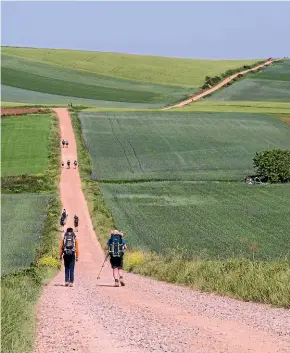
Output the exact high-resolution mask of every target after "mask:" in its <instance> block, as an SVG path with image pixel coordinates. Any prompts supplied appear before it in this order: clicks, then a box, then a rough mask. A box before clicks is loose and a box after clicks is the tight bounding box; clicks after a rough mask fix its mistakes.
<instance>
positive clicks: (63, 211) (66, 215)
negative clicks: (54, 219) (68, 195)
mask: <svg viewBox="0 0 290 353" xmlns="http://www.w3.org/2000/svg"><path fill="white" fill-rule="evenodd" d="M61 216H62V217H63V218H64V219H65V220H67V218H68V214H67V213H66V209H65V208H64V209H63V210H62V213H61Z"/></svg>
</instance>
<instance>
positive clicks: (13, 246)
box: [1, 194, 51, 274]
mask: <svg viewBox="0 0 290 353" xmlns="http://www.w3.org/2000/svg"><path fill="white" fill-rule="evenodd" d="M50 197H51V196H50V195H37V194H18V195H15V194H14V195H13V194H6V195H5V194H2V197H1V208H2V211H1V218H2V222H1V234H2V238H1V244H2V258H1V265H2V274H8V273H11V272H13V271H15V270H19V269H23V268H25V267H28V266H29V265H30V263H31V262H33V261H34V259H35V255H36V250H37V244H38V243H39V241H40V236H41V234H42V229H43V224H44V219H45V217H46V213H47V205H48V201H49V198H50Z"/></svg>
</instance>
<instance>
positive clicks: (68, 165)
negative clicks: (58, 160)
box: [66, 159, 70, 169]
mask: <svg viewBox="0 0 290 353" xmlns="http://www.w3.org/2000/svg"><path fill="white" fill-rule="evenodd" d="M66 164H67V169H70V160H69V159H68V161H67V162H66Z"/></svg>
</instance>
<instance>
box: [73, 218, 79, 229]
mask: <svg viewBox="0 0 290 353" xmlns="http://www.w3.org/2000/svg"><path fill="white" fill-rule="evenodd" d="M78 226H79V217H78V216H77V215H74V227H75V230H76V232H78Z"/></svg>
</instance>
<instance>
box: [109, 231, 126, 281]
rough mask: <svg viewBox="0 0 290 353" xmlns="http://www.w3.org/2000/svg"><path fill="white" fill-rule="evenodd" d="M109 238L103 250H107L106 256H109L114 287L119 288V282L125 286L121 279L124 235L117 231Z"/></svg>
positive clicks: (124, 245) (124, 247) (124, 244)
mask: <svg viewBox="0 0 290 353" xmlns="http://www.w3.org/2000/svg"><path fill="white" fill-rule="evenodd" d="M110 235H111V237H110V239H109V240H108V241H107V245H106V247H105V250H109V253H108V255H109V256H110V263H111V267H112V269H113V277H114V279H115V286H116V287H119V281H120V284H121V286H124V285H125V282H124V279H123V256H124V249H127V244H126V241H125V240H124V238H123V236H124V233H122V232H119V231H118V230H117V229H115V230H113V231H111V234H110Z"/></svg>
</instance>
